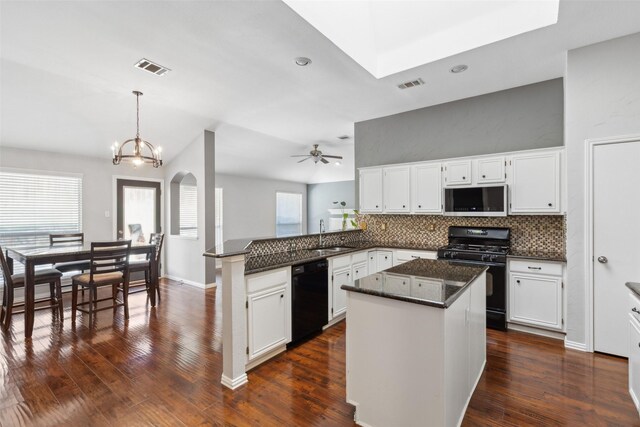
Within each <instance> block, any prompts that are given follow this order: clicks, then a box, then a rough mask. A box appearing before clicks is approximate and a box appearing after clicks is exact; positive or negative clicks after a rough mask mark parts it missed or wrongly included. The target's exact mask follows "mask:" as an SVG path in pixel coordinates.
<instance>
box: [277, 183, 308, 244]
mask: <svg viewBox="0 0 640 427" xmlns="http://www.w3.org/2000/svg"><path fill="white" fill-rule="evenodd" d="M300 234H302V194H298V193H281V192H277V193H276V236H277V237H282V236H298V235H300Z"/></svg>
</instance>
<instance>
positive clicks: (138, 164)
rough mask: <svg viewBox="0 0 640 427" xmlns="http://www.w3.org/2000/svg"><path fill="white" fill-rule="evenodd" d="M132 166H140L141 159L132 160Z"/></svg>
mask: <svg viewBox="0 0 640 427" xmlns="http://www.w3.org/2000/svg"><path fill="white" fill-rule="evenodd" d="M133 164H134V165H135V166H140V165H141V164H142V159H141V158H135V159H133Z"/></svg>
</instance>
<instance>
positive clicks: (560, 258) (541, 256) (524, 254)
mask: <svg viewBox="0 0 640 427" xmlns="http://www.w3.org/2000/svg"><path fill="white" fill-rule="evenodd" d="M507 257H508V258H522V259H535V260H539V261H557V262H567V257H566V256H565V254H563V253H561V252H546V251H514V250H513V249H512V250H511V251H510V252H509V255H507Z"/></svg>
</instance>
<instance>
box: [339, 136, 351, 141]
mask: <svg viewBox="0 0 640 427" xmlns="http://www.w3.org/2000/svg"><path fill="white" fill-rule="evenodd" d="M349 138H351V137H350V136H349V135H342V136H339V137H338V139H341V140H343V141H344V140H345V139H349Z"/></svg>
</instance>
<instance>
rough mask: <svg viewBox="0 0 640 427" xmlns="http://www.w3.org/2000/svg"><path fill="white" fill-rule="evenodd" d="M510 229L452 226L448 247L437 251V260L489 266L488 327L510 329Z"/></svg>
mask: <svg viewBox="0 0 640 427" xmlns="http://www.w3.org/2000/svg"><path fill="white" fill-rule="evenodd" d="M510 238H511V230H510V229H509V228H488V227H487V228H479V227H449V244H448V245H447V246H443V247H441V248H440V249H438V259H444V260H450V261H452V262H455V263H459V264H461V265H468V264H475V265H486V266H488V267H489V270H487V327H489V328H493V329H501V330H506V328H507V316H506V312H507V267H506V266H507V254H508V253H509V248H510Z"/></svg>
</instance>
